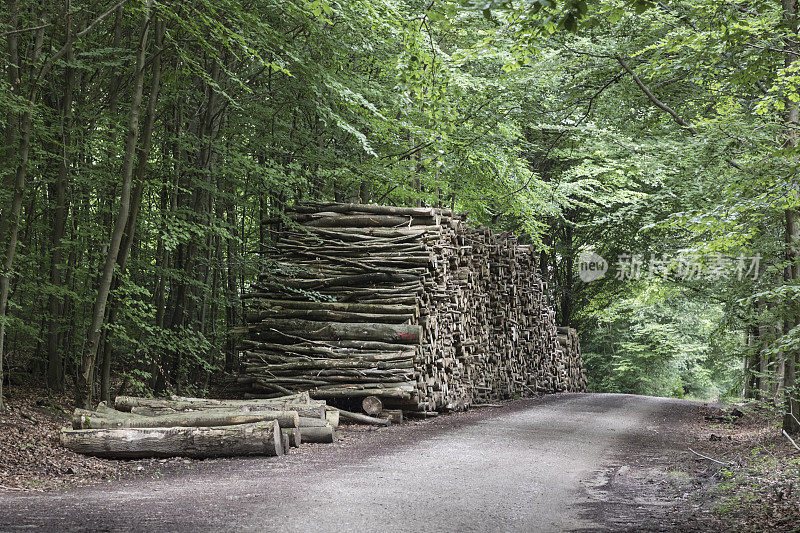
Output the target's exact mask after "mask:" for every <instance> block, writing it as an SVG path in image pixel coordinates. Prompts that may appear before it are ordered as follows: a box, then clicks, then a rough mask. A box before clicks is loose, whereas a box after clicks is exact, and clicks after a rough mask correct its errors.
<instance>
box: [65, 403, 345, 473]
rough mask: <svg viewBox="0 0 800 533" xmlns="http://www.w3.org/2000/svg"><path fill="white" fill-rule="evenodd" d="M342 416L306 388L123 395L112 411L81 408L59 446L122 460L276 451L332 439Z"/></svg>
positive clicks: (277, 453)
mask: <svg viewBox="0 0 800 533" xmlns="http://www.w3.org/2000/svg"><path fill="white" fill-rule="evenodd" d="M338 415H339V413H338V411H336V410H331V409H328V408H327V407H326V405H325V402H324V401H318V400H312V399H311V398H310V397H309V396H308V394H307V393H302V394H296V395H292V396H285V397H281V398H274V399H269V400H210V399H201V398H183V397H177V396H173V397H172V398H171V399H158V398H136V397H132V396H118V397H117V398H116V400H115V402H114V407H113V408H112V407H109V406H107V405H106V404H105V403H101V404H100V405H99V406H98V407H97V409H96V410H95V411H88V410H84V409H76V410H75V413H74V414H73V418H72V428H64V429H63V430H62V431H61V444H62V445H63V446H65V447H67V448H69V449H70V450H72V451H75V452H78V453H83V454H86V455H95V456H99V457H110V458H118V459H132V458H143V457H173V456H181V457H222V456H236V455H273V456H274V455H283V454H285V453H288V452H289V448H290V447H292V448H296V447H298V446H299V445H300V443H301V442H320V443H329V442H334V440H335V439H336V433H335V427H336V426H338V424H339V416H338Z"/></svg>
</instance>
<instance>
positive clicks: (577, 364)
mask: <svg viewBox="0 0 800 533" xmlns="http://www.w3.org/2000/svg"><path fill="white" fill-rule="evenodd" d="M558 342H559V343H560V344H561V351H563V352H564V359H563V361H564V372H565V373H566V375H567V380H568V381H570V382H574V383H578V384H579V385H580V390H586V387H587V382H586V369H585V368H583V358H582V357H581V341H580V340H579V339H578V332H577V331H576V330H575V328H568V327H562V326H559V328H558Z"/></svg>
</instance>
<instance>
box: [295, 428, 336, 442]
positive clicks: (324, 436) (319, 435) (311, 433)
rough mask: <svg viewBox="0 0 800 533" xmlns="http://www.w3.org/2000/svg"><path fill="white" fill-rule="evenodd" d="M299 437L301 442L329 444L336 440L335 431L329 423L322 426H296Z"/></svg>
mask: <svg viewBox="0 0 800 533" xmlns="http://www.w3.org/2000/svg"><path fill="white" fill-rule="evenodd" d="M298 431H299V432H300V438H301V440H302V441H303V442H312V443H317V444H330V443H332V442H336V432H335V431H334V429H333V427H332V426H330V425H327V426H322V427H306V428H298Z"/></svg>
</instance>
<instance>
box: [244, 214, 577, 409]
mask: <svg viewBox="0 0 800 533" xmlns="http://www.w3.org/2000/svg"><path fill="white" fill-rule="evenodd" d="M288 218H289V219H290V221H291V222H290V223H288V224H284V225H283V226H281V227H280V228H279V229H278V230H277V231H276V232H275V234H276V242H275V246H274V247H273V248H271V249H270V250H268V253H267V260H268V262H269V265H270V266H269V268H268V271H266V272H264V273H263V274H262V275H260V276H259V277H258V279H257V281H256V282H255V283H254V285H253V290H252V292H251V293H249V294H245V295H244V298H245V299H246V301H247V302H248V313H247V322H248V326H247V327H246V328H242V329H241V330H239V332H240V333H243V334H245V340H243V342H242V351H243V355H244V371H243V374H242V375H241V376H239V378H238V380H237V382H238V384H239V386H241V387H242V388H243V392H245V393H247V394H249V395H252V396H254V397H271V396H275V395H281V394H289V393H292V392H295V391H304V390H307V391H309V392H310V394H311V396H312V397H313V398H317V399H325V400H331V401H340V400H353V399H361V398H365V397H376V398H378V399H380V400H381V402H382V404H384V405H385V406H387V407H388V408H394V409H402V410H404V411H407V412H436V411H439V410H453V409H463V408H466V407H468V406H469V405H471V404H473V403H482V402H484V401H490V400H497V399H505V398H512V397H515V396H524V395H530V394H534V393H539V392H554V391H561V390H583V385H582V384H581V382H580V381H579V380H575V379H574V378H573V377H572V376H571V375H569V374H567V373H562V372H561V371H560V369H561V368H562V367H563V368H564V369H566V368H567V366H568V365H566V364H565V362H564V361H563V358H564V352H563V351H562V350H561V348H560V344H559V340H558V334H557V331H556V326H555V322H554V320H555V316H554V311H553V309H552V307H551V306H550V305H549V303H548V300H547V296H546V294H545V291H546V289H545V285H544V283H543V282H542V280H541V278H540V277H539V275H538V274H537V269H538V264H537V259H536V254H535V253H534V251H533V250H531V248H530V247H529V246H524V245H520V244H519V243H518V242H517V239H516V237H514V236H513V235H510V234H495V233H493V232H492V231H491V230H489V229H488V228H473V227H470V226H468V225H467V224H466V222H465V217H464V216H463V215H458V214H454V213H452V212H451V211H450V210H447V209H434V208H422V207H389V206H379V205H365V204H339V203H328V204H320V203H307V204H300V205H298V206H295V207H294V209H293V210H292V211H290V212H289V213H288ZM570 365H573V363H570ZM578 365H579V353H578ZM570 368H571V366H570Z"/></svg>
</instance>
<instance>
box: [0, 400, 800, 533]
mask: <svg viewBox="0 0 800 533" xmlns="http://www.w3.org/2000/svg"><path fill="white" fill-rule="evenodd" d="M9 399H10V401H9V402H8V403H9V410H8V411H7V412H6V413H4V414H2V415H0V502H2V505H0V524H6V526H0V530H6V528H7V527H8V526H11V527H17V526H19V527H24V526H34V525H35V526H40V527H44V528H45V529H53V530H55V529H59V530H61V529H64V528H65V527H68V524H70V525H72V526H73V527H75V528H78V529H80V528H82V527H87V526H88V525H89V524H92V527H94V526H102V527H103V528H107V529H117V528H118V527H119V528H121V529H137V528H140V529H148V528H152V526H156V525H157V524H164V525H165V527H166V526H167V525H168V523H166V522H152V521H150V520H153V519H157V520H162V521H163V520H165V519H166V520H167V521H168V522H169V520H170V519H174V520H178V522H176V523H175V524H173V526H175V527H173V526H169V527H168V528H169V529H177V530H180V529H181V528H188V529H187V530H189V529H193V528H199V529H215V526H214V524H215V523H216V522H215V520H220V519H222V520H223V522H222V527H221V528H220V529H224V528H225V527H227V526H230V525H231V523H230V522H227V521H225V520H230V519H233V520H234V522H236V523H237V524H238V525H239V526H241V527H242V529H248V527H252V528H253V529H258V528H259V527H261V526H263V522H258V517H259V516H262V515H268V514H269V512H268V511H270V510H272V511H280V514H281V516H282V517H283V520H284V522H283V523H282V527H284V530H287V531H292V530H298V531H299V530H307V529H309V523H308V522H304V521H303V516H305V515H304V514H303V513H304V512H308V513H310V517H311V519H313V517H318V516H326V514H325V513H326V512H327V513H331V516H338V515H339V514H341V512H337V511H336V506H337V505H343V506H344V507H345V508H348V509H349V508H351V507H353V506H356V507H357V506H358V505H360V504H359V503H358V502H357V501H356V500H359V498H366V500H365V503H364V504H365V505H366V506H368V507H369V506H375V505H377V507H375V509H374V512H377V513H378V514H379V515H381V516H382V517H383V518H382V520H384V525H386V524H387V523H389V522H391V520H392V519H393V512H395V511H396V509H395V508H399V509H400V513H401V514H400V516H399V517H397V516H395V517H394V519H397V520H400V521H399V522H398V523H397V524H398V525H409V522H407V520H412V521H416V522H419V523H416V522H414V525H418V526H420V527H423V528H424V527H425V523H426V522H425V521H424V520H436V519H438V516H439V515H442V514H447V511H448V506H446V505H442V504H441V503H436V502H437V501H438V500H440V499H442V498H445V499H446V498H453V496H452V494H453V492H452V490H451V489H453V490H457V491H460V492H456V493H455V494H458V495H459V499H462V500H464V501H463V503H457V502H451V503H450V504H449V505H450V506H451V507H454V509H453V510H451V512H455V510H457V511H458V512H459V513H462V514H463V513H467V514H464V516H462V517H456V516H449V517H448V519H447V521H446V522H444V523H441V524H440V526H441V527H440V529H441V530H445V531H450V530H457V529H459V528H460V529H461V530H462V531H469V530H473V529H476V528H475V527H474V526H475V523H472V524H473V527H467V526H464V525H463V524H470V522H469V520H470V519H471V518H470V516H471V515H470V513H476V512H479V513H482V514H481V515H480V516H486V515H487V514H488V516H491V517H494V519H497V520H499V521H498V522H493V523H486V522H481V523H482V525H483V527H478V528H477V529H480V530H492V529H498V528H499V529H506V530H514V529H519V530H524V529H525V528H526V527H529V526H530V525H531V524H537V526H538V527H536V528H535V529H536V530H538V531H543V530H554V531H555V530H564V529H574V530H584V531H597V530H608V531H626V530H627V531H713V530H722V529H733V530H737V531H764V530H771V531H791V530H793V529H794V528H795V527H796V524H798V523H800V521H798V520H800V487H798V481H800V475H799V473H798V466H799V465H800V460H798V458H800V452H798V451H797V450H796V449H794V448H793V447H792V445H791V444H790V443H789V441H788V439H786V438H785V437H783V436H781V435H780V432H779V431H778V430H777V429H776V426H775V420H774V416H773V415H772V414H771V413H770V412H768V411H766V410H763V409H756V408H752V407H747V408H745V407H741V406H740V407H738V408H736V410H734V408H726V409H724V410H723V409H721V407H722V406H718V405H711V404H703V403H699V402H684V401H679V400H668V399H657V398H646V397H637V396H627V395H594V394H592V395H556V396H550V397H545V398H540V399H534V400H520V401H514V402H509V403H508V404H507V405H505V406H503V407H501V408H496V409H492V408H487V409H480V410H473V411H470V412H468V413H458V414H454V415H451V416H445V417H439V418H438V419H434V420H428V421H420V422H411V423H408V424H403V425H400V426H393V427H391V428H385V429H381V430H375V429H374V428H369V427H363V426H348V427H346V428H344V431H343V432H342V434H343V438H342V439H341V440H340V441H339V442H338V443H336V444H335V445H303V446H301V448H300V449H299V450H295V451H294V452H293V453H292V454H291V455H290V456H287V457H284V458H278V459H275V458H266V459H252V458H251V459H219V460H206V461H196V460H188V459H184V458H175V459H169V460H164V459H162V460H140V461H111V460H102V459H95V458H89V457H83V456H80V455H77V454H74V453H72V452H69V451H68V450H64V449H62V448H61V447H60V446H59V445H58V432H59V430H60V427H61V426H62V425H64V424H66V423H67V422H68V421H69V419H70V416H69V414H68V413H69V410H70V407H69V405H70V403H71V402H70V399H69V398H68V397H66V396H53V395H51V394H48V393H46V392H45V391H37V390H30V389H22V388H15V389H12V391H11V395H10V398H9ZM740 413H741V416H739V415H740ZM690 450H694V452H697V453H700V454H703V455H704V456H706V457H701V456H699V455H697V454H695V453H694V452H692V451H690ZM471 472H474V473H473V474H470V473H471ZM415 473H416V474H415ZM474 474H478V476H477V478H476V476H475V475H474ZM273 478H274V479H273ZM87 484H88V485H91V486H88V487H77V486H78V485H87ZM276 487H281V490H279V491H275V490H274V489H275V488H276ZM292 487H294V489H292ZM243 491H244V492H243ZM382 492H385V493H386V494H378V493H382ZM26 493H27V494H26ZM37 493H38V494H37ZM113 493H119V496H120V497H121V498H124V499H125V500H126V501H129V502H130V505H126V511H125V513H128V514H130V515H131V516H127V515H126V516H123V515H125V513H120V512H119V511H118V510H117V508H116V503H115V502H118V501H121V500H119V498H115V497H114V496H113V495H112V494H113ZM428 493H430V494H428ZM157 494H160V495H162V496H163V501H162V499H159V500H157V501H156V500H153V497H155V496H156V495H157ZM254 494H260V495H261V496H260V497H259V498H257V499H256V500H255V502H254V500H253V495H254ZM426 494H428V496H426ZM448 494H449V495H448ZM298 495H300V499H299V500H298ZM329 497H331V498H333V499H332V503H330V502H327V503H321V502H322V500H323V499H327V498H329ZM498 497H499V498H500V499H501V500H502V501H499V502H498V501H496V499H497V498H498ZM430 498H434V500H435V501H429V499H430ZM309 499H312V500H314V501H315V505H313V506H311V507H307V511H304V509H306V507H303V506H304V505H305V506H307V502H308V501H309ZM350 499H353V502H350V501H349V500H350ZM295 500H298V501H295ZM372 500H375V501H372ZM370 501H372V503H370ZM392 501H396V502H404V504H405V505H401V504H400V503H396V504H395V505H393V504H392V503H391V502H392ZM421 502H428V503H429V504H430V506H423V505H422V504H421ZM254 503H255V504H256V505H257V506H258V508H257V509H251V512H250V514H248V513H247V512H245V513H242V510H243V508H247V509H249V508H250V507H252V506H253V505H254ZM295 504H297V505H295ZM350 504H352V505H350ZM298 505H299V507H298ZM320 505H322V506H323V507H325V509H323V510H324V511H325V512H323V513H321V514H320V509H319V506H320ZM461 505H463V508H462V507H461ZM107 506H110V507H109V508H108V509H107V510H106V509H105V508H106V507H107ZM198 506H201V507H203V508H206V509H208V511H209V513H210V516H209V517H206V518H203V517H200V516H199V515H197V513H194V512H193V510H192V509H196V508H197V507H198ZM228 506H229V507H230V508H231V511H226V509H227V507H228ZM327 506H331V508H330V509H328V507H327ZM473 506H474V507H475V509H472V507H473ZM83 507H85V509H83ZM161 507H164V509H161ZM272 507H274V509H273V508H272ZM294 507H297V509H295V511H293V509H294ZM427 507H430V509H433V510H437V512H435V513H434V514H433V515H430V516H429V513H428V510H422V508H427ZM178 508H183V509H186V510H187V513H190V514H192V516H191V520H190V519H189V518H188V516H189V515H187V516H181V514H180V513H179V514H178V515H176V516H174V517H173V516H172V515H171V514H170V513H171V512H172V511H173V510H175V509H178ZM410 508H413V509H415V513H416V516H415V517H413V518H412V517H410V516H405V515H404V514H403V513H405V514H406V515H408V514H410V513H408V509H410ZM32 510H35V512H31V511H32ZM137 510H138V511H137ZM75 511H79V512H75ZM106 511H108V512H106ZM162 511H163V512H162ZM136 512H141V513H143V514H144V515H147V514H148V513H149V514H151V515H153V516H150V517H147V516H141V517H140V518H138V519H136V520H137V521H135V522H130V520H134V518H133V517H134V516H136V515H135V513H136ZM293 512H296V514H297V516H293ZM98 513H99V514H98ZM231 513H233V514H231ZM372 513H373V511H372V510H367V511H365V510H364V509H360V510H359V511H358V512H357V513H355V514H354V515H352V516H351V515H350V514H347V516H346V517H342V516H340V517H339V519H340V520H341V519H345V520H354V522H353V523H352V525H353V526H354V527H360V529H366V530H369V527H366V528H364V526H365V525H368V524H369V523H370V522H369V520H370V518H372ZM200 514H203V513H200ZM451 514H452V513H451ZM165 517H166V518H165ZM232 517H233V518H232ZM307 518H308V517H307ZM198 519H200V521H199V522H198V521H196V520H198ZM62 520H69V522H63V521H62ZM76 520H77V522H76ZM81 520H89V521H90V522H88V523H86V524H84V523H83V522H81ZM98 520H99V522H98ZM187 520H188V521H187ZM204 520H208V522H206V521H204ZM243 520H245V521H246V520H250V521H249V522H247V523H244V522H243ZM253 520H255V521H253ZM359 520H362V521H359ZM404 520H405V521H404ZM462 522H463V524H462ZM170 523H171V522H170ZM131 524H138V526H131V527H128V526H129V525H131ZM292 524H294V525H295V526H297V527H296V528H293V527H290V526H292ZM201 525H202V526H201ZM314 525H315V527H312V528H310V529H319V530H325V529H326V528H325V527H324V526H325V524H320V523H316V524H314ZM328 525H329V526H330V524H328ZM504 525H505V526H508V527H503V526H504ZM205 526H208V527H205ZM321 526H322V527H321ZM517 526H519V527H517ZM156 529H157V527H156ZM328 529H329V528H328Z"/></svg>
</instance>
